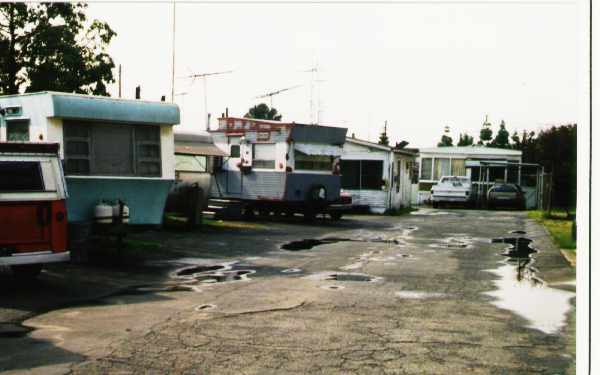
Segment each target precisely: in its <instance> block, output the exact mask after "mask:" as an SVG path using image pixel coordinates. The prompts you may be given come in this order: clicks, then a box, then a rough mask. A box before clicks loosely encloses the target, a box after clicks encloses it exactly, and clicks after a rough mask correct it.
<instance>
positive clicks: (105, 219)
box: [94, 201, 113, 224]
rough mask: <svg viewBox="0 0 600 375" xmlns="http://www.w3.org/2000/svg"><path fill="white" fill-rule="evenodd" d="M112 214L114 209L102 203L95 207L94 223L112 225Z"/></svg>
mask: <svg viewBox="0 0 600 375" xmlns="http://www.w3.org/2000/svg"><path fill="white" fill-rule="evenodd" d="M112 213H113V209H112V207H111V206H109V205H108V204H106V203H104V202H102V201H100V202H98V204H97V205H96V206H95V207H94V221H95V222H96V223H99V224H110V223H112V216H113V215H112Z"/></svg>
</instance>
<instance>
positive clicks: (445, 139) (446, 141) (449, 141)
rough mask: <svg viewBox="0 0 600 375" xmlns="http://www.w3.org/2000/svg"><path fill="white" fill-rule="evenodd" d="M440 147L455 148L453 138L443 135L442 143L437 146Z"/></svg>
mask: <svg viewBox="0 0 600 375" xmlns="http://www.w3.org/2000/svg"><path fill="white" fill-rule="evenodd" d="M437 146H438V147H451V146H454V145H453V144H452V137H450V136H448V135H446V134H444V135H442V138H441V139H440V141H439V142H438V144H437Z"/></svg>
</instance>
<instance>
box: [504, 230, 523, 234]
mask: <svg viewBox="0 0 600 375" xmlns="http://www.w3.org/2000/svg"><path fill="white" fill-rule="evenodd" d="M508 233H510V234H527V232H525V231H524V230H511V231H510V232H508Z"/></svg>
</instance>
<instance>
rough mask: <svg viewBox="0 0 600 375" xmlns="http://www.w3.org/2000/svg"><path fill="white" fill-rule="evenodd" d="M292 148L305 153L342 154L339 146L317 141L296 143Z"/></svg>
mask: <svg viewBox="0 0 600 375" xmlns="http://www.w3.org/2000/svg"><path fill="white" fill-rule="evenodd" d="M294 149H296V150H297V151H299V152H301V153H303V154H305V155H326V156H342V148H341V147H340V146H333V145H325V144H318V143H296V144H294Z"/></svg>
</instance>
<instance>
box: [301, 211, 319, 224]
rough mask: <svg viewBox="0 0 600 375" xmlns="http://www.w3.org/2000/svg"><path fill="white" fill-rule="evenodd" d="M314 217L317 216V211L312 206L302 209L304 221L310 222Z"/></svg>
mask: <svg viewBox="0 0 600 375" xmlns="http://www.w3.org/2000/svg"><path fill="white" fill-rule="evenodd" d="M316 217H317V213H316V212H315V210H313V209H312V208H306V209H305V210H304V221H305V222H307V223H312V222H313V221H315V218H316Z"/></svg>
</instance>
